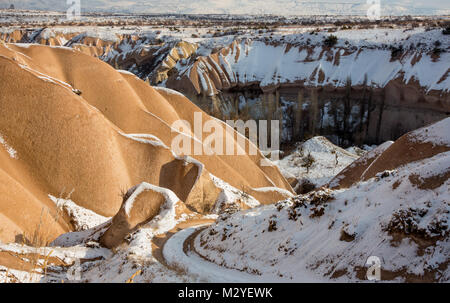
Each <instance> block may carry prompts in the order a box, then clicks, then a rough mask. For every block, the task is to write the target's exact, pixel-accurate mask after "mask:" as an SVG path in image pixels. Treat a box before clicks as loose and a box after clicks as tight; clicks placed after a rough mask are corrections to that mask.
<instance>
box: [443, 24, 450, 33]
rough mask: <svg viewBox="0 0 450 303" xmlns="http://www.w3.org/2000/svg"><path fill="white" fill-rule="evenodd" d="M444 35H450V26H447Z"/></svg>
mask: <svg viewBox="0 0 450 303" xmlns="http://www.w3.org/2000/svg"><path fill="white" fill-rule="evenodd" d="M442 34H444V35H450V26H447V27H446V28H444V29H443V30H442Z"/></svg>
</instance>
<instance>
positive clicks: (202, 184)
mask: <svg viewBox="0 0 450 303" xmlns="http://www.w3.org/2000/svg"><path fill="white" fill-rule="evenodd" d="M0 55H1V56H0V75H1V77H2V79H3V80H2V81H1V83H0V89H1V91H2V92H3V93H2V94H1V96H0V107H1V118H0V130H1V143H2V148H1V149H0V157H1V162H0V163H1V170H0V171H1V176H2V180H3V181H2V189H1V193H2V196H3V197H4V199H3V200H2V202H1V204H0V213H1V217H0V220H1V222H2V231H1V233H0V239H1V240H2V241H6V242H10V241H15V240H16V241H18V239H19V238H20V237H24V238H26V240H27V241H32V239H31V235H32V234H33V232H34V231H35V230H36V227H37V226H40V225H43V226H42V228H43V229H44V230H45V231H46V232H47V233H48V234H45V235H41V236H42V238H43V239H42V241H43V242H44V243H47V242H48V241H51V240H53V239H54V238H55V237H56V236H58V235H59V234H61V233H63V232H67V231H69V230H73V224H72V223H73V222H72V223H71V220H69V219H68V218H67V216H68V215H69V214H62V215H61V217H59V213H58V210H57V206H56V205H55V203H54V202H53V201H52V200H51V199H50V198H51V197H56V198H55V199H58V198H64V199H66V200H69V197H70V199H71V200H72V201H75V203H76V205H78V206H81V207H83V208H85V209H88V210H90V211H93V212H95V213H97V214H99V215H102V216H106V217H111V216H113V215H115V214H116V213H117V211H118V210H119V208H120V206H121V204H122V199H121V197H120V195H119V194H120V192H121V191H124V190H125V191H126V190H128V189H129V188H131V187H133V186H135V185H137V184H140V183H142V182H148V183H151V184H154V185H157V186H160V187H163V188H167V189H170V190H171V191H172V192H174V194H175V195H176V196H177V197H179V199H180V200H181V201H183V202H184V203H185V204H186V206H187V207H189V208H191V209H192V210H194V211H196V212H199V213H204V214H207V213H209V212H210V211H212V210H213V209H214V207H215V201H218V200H220V201H222V200H223V199H222V198H221V197H219V196H220V194H221V192H222V191H223V189H222V188H221V187H220V186H216V185H215V184H217V182H215V183H214V182H213V180H214V181H215V180H216V179H217V180H221V182H222V183H227V184H229V185H228V186H229V187H230V188H238V189H239V190H241V189H244V190H246V191H247V192H248V193H250V194H252V195H254V196H255V198H256V199H257V200H260V202H261V203H270V202H275V201H276V200H277V199H281V198H282V197H284V196H285V195H286V192H287V194H288V195H289V191H291V188H290V186H289V184H288V183H287V182H286V180H285V179H284V178H283V177H282V175H281V174H280V173H279V170H278V169H277V168H276V167H275V166H260V161H261V159H263V156H262V155H261V154H260V153H258V154H257V155H254V156H251V155H248V154H244V155H241V156H240V155H238V156H235V157H229V156H218V155H217V156H216V155H212V156H206V155H199V156H195V158H190V157H189V156H184V155H183V154H175V153H174V151H172V150H171V149H170V148H169V146H171V142H172V139H173V138H175V137H176V136H177V135H179V134H180V131H182V132H183V134H184V135H185V136H187V137H188V138H189V140H190V142H191V147H192V148H193V147H194V145H195V144H197V143H196V142H200V140H201V139H198V138H196V137H195V135H194V134H193V133H191V132H190V131H186V130H184V129H182V130H181V129H180V130H175V129H172V128H171V125H172V124H173V122H174V121H176V120H180V119H183V120H185V121H189V123H190V124H191V125H193V119H194V115H195V113H196V112H197V113H198V115H201V116H202V118H203V121H208V120H209V119H211V118H210V117H208V116H207V115H206V114H204V113H202V112H201V110H200V109H198V108H197V107H196V106H195V105H193V104H192V103H191V102H190V101H189V100H188V99H186V98H185V97H184V96H182V95H181V94H179V93H174V92H172V91H170V90H167V89H165V90H161V89H160V90H156V89H154V88H152V87H150V86H148V85H147V84H145V83H144V82H143V81H141V80H139V79H138V78H136V77H135V76H134V75H132V74H129V73H127V72H120V71H116V70H114V69H113V68H112V67H110V66H109V65H107V64H105V63H103V62H101V61H99V60H98V59H96V58H94V57H91V56H88V55H84V54H82V53H80V52H77V51H74V50H72V49H69V48H51V47H48V46H40V45H31V46H16V45H11V44H1V45H0ZM50 62H52V63H50ZM215 121H216V120H215ZM219 125H220V127H222V128H223V131H224V132H223V137H222V139H223V140H225V134H226V133H231V137H232V138H233V137H234V139H233V140H236V138H237V137H236V133H235V132H234V130H232V129H231V128H230V127H228V126H225V124H224V123H222V122H219ZM235 144H236V143H235ZM245 148H247V149H248V144H247V145H246V147H245ZM192 154H193V152H192ZM213 178H214V179H213ZM267 187H269V188H270V187H279V188H280V189H283V190H284V193H281V191H279V190H278V189H274V190H273V195H269V196H268V195H262V194H261V193H260V192H258V190H257V189H258V188H267ZM49 197H50V198H49ZM271 199H273V200H271ZM24 218H25V219H24Z"/></svg>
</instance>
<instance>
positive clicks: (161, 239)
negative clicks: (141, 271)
mask: <svg viewBox="0 0 450 303" xmlns="http://www.w3.org/2000/svg"><path fill="white" fill-rule="evenodd" d="M214 222H215V220H214V219H192V220H189V221H185V222H182V223H180V224H178V225H177V226H175V228H173V229H171V230H170V231H168V232H167V233H164V234H161V235H158V236H155V237H154V238H153V239H152V254H153V256H154V257H155V259H156V260H158V262H160V263H161V264H163V265H164V266H166V267H167V268H170V269H173V270H179V269H176V268H173V266H170V265H168V264H167V262H166V259H164V256H163V249H164V245H165V244H166V242H167V240H169V239H170V238H171V237H172V236H173V235H174V234H176V233H178V232H180V231H182V230H184V229H186V228H189V227H193V226H197V225H203V224H212V223H214ZM183 250H184V248H183Z"/></svg>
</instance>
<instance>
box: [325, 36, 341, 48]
mask: <svg viewBox="0 0 450 303" xmlns="http://www.w3.org/2000/svg"><path fill="white" fill-rule="evenodd" d="M337 42H338V38H337V37H336V36H335V35H329V36H328V37H326V38H325V39H324V40H323V44H324V45H325V46H327V47H333V46H335V45H336V43H337Z"/></svg>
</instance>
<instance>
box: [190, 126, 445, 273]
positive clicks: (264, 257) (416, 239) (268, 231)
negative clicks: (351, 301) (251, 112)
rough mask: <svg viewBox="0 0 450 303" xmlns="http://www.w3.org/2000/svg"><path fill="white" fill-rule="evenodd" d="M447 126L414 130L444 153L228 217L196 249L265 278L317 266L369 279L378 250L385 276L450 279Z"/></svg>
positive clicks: (323, 270)
mask: <svg viewBox="0 0 450 303" xmlns="http://www.w3.org/2000/svg"><path fill="white" fill-rule="evenodd" d="M449 128H450V118H448V119H446V120H443V121H442V122H440V123H438V124H436V125H434V126H431V127H427V128H424V129H422V130H420V131H418V132H417V133H416V132H414V133H412V134H411V135H413V136H416V138H417V140H418V142H426V141H428V140H431V141H433V142H435V143H436V144H438V145H439V144H440V146H447V147H446V149H447V151H444V152H438V153H436V154H434V155H431V156H429V157H427V158H425V159H422V160H419V161H415V162H410V163H408V164H406V165H403V166H401V167H398V168H397V169H394V170H392V171H385V172H380V173H379V174H377V175H376V176H375V177H373V178H371V179H369V180H367V181H364V182H362V181H361V182H359V183H357V184H355V185H354V186H352V187H350V188H348V189H341V190H334V191H333V190H328V189H324V190H319V191H316V192H312V193H310V194H308V195H304V196H298V197H296V198H294V199H289V200H286V201H284V202H280V203H278V204H276V205H270V206H264V207H258V208H255V209H252V210H248V211H245V212H240V213H236V214H234V215H232V216H230V217H225V218H223V219H222V220H219V221H218V222H217V223H216V224H214V225H212V226H211V227H209V228H208V229H206V230H205V231H204V232H202V233H201V234H200V236H199V237H197V239H196V242H195V247H196V250H197V251H198V252H199V254H200V255H202V256H204V257H205V258H207V259H209V260H211V261H213V262H215V263H217V264H222V266H226V267H229V268H234V269H239V270H243V271H247V272H253V273H257V274H259V275H261V276H263V277H266V278H267V277H277V278H278V277H285V278H289V279H292V280H293V281H297V280H301V279H302V277H304V275H309V274H311V273H312V272H314V273H316V274H320V275H321V276H323V277H325V278H327V279H337V280H338V281H349V280H352V281H355V280H365V279H366V272H367V267H368V266H366V261H367V260H368V258H369V257H371V256H375V257H377V258H378V259H379V260H380V262H381V279H383V280H392V281H449V279H450V271H449V269H448V263H449V255H450V243H449V230H450V229H449V226H448V222H450V204H449V201H450V192H449V186H450V179H449V177H450V144H448V140H447V139H448V138H447V137H448V135H447V133H448V132H447V130H448V129H449ZM427 133H429V134H430V136H429V137H428V136H427V135H426V134H427ZM420 135H423V136H422V137H421V136H420ZM438 142H439V143H438ZM444 150H445V149H444ZM440 151H442V149H441V150H440Z"/></svg>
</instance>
